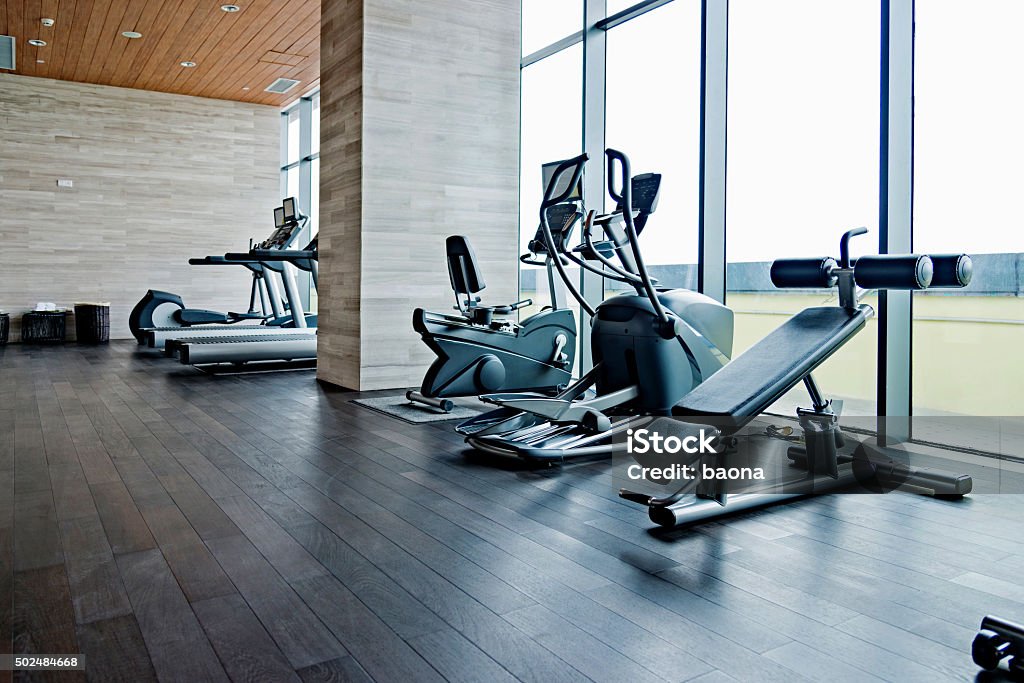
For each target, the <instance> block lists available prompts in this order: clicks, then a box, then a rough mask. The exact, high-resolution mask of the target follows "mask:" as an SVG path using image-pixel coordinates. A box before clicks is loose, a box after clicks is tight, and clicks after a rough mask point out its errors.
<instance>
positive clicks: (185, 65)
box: [181, 62, 196, 69]
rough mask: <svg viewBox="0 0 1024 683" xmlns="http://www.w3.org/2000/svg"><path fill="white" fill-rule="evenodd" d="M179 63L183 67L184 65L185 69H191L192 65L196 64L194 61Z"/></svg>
mask: <svg viewBox="0 0 1024 683" xmlns="http://www.w3.org/2000/svg"><path fill="white" fill-rule="evenodd" d="M181 65H182V66H183V67H185V68H186V69H191V68H192V67H194V66H195V65H196V63H195V62H182V63H181Z"/></svg>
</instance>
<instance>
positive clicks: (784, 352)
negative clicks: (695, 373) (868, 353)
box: [672, 305, 872, 427]
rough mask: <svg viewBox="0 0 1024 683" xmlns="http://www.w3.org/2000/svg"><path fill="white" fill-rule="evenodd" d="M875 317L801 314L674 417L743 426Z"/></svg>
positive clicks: (860, 312) (866, 310) (841, 311)
mask: <svg viewBox="0 0 1024 683" xmlns="http://www.w3.org/2000/svg"><path fill="white" fill-rule="evenodd" d="M871 313H872V311H871V308H870V307H869V306H866V305H861V306H860V307H858V308H856V309H853V310H850V309H846V308H842V307H840V306H821V307H816V308H807V309H805V310H803V311H801V312H800V313H797V314H796V315H795V316H793V317H792V318H790V319H789V320H787V321H786V322H785V323H783V324H782V325H780V326H779V327H777V328H776V329H775V330H774V331H772V332H771V333H770V334H769V335H768V336H767V337H765V338H764V339H762V340H761V341H759V342H757V343H756V344H754V345H753V346H751V347H750V348H749V349H747V350H746V351H744V352H743V353H741V354H740V355H739V356H737V357H736V358H735V359H734V360H733V361H732V362H730V363H729V364H728V365H726V366H725V367H723V368H722V369H721V370H719V371H718V372H716V373H715V374H713V375H712V376H711V377H709V378H708V379H707V380H705V381H704V382H703V383H701V384H700V386H698V387H697V388H695V389H694V390H693V391H691V392H690V393H689V394H687V395H686V396H684V397H683V398H682V400H680V401H679V403H677V404H676V405H675V407H674V408H673V409H672V414H673V415H678V416H680V417H686V418H692V417H698V418H699V417H713V418H719V419H722V420H725V421H726V422H727V423H729V424H732V425H734V426H736V427H741V426H743V425H744V424H746V423H747V422H749V421H750V420H751V419H752V418H754V417H756V416H758V415H760V414H761V413H763V412H764V411H765V410H767V409H768V407H769V406H770V405H771V404H772V403H774V402H775V401H777V400H778V399H779V398H781V397H782V395H783V394H785V393H786V392H787V391H789V390H790V389H792V388H793V387H794V386H796V385H797V384H798V383H799V382H801V381H802V380H803V378H804V377H806V376H807V375H808V374H810V373H811V371H812V370H814V369H815V368H817V367H818V366H820V365H821V364H822V363H824V362H825V361H826V360H827V359H828V358H829V356H831V355H832V354H833V353H835V352H836V351H838V350H839V349H840V347H842V346H843V345H844V344H845V343H846V342H847V341H849V340H850V339H852V338H853V336H854V335H855V334H857V332H859V331H860V330H861V329H863V327H864V324H865V322H866V321H867V318H868V316H869V315H871ZM715 424H716V425H717V424H719V422H718V420H715Z"/></svg>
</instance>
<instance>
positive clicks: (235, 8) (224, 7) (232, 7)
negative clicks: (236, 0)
mask: <svg viewBox="0 0 1024 683" xmlns="http://www.w3.org/2000/svg"><path fill="white" fill-rule="evenodd" d="M220 9H221V11H223V12H237V11H239V10H240V9H242V8H241V7H239V6H238V5H221V6H220Z"/></svg>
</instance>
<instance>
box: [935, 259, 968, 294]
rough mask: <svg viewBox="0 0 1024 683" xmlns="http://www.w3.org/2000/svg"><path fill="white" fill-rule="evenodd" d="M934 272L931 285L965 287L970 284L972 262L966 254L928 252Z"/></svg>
mask: <svg viewBox="0 0 1024 683" xmlns="http://www.w3.org/2000/svg"><path fill="white" fill-rule="evenodd" d="M928 256H929V258H931V260H932V266H933V267H934V269H935V274H934V275H933V276H932V284H931V286H932V287H966V286H967V285H969V284H971V277H972V276H973V275H974V264H973V263H972V262H971V257H970V256H968V255H967V254H929V255H928Z"/></svg>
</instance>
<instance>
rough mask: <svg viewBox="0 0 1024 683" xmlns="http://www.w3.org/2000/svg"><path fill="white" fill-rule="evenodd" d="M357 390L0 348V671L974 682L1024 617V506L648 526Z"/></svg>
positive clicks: (589, 479)
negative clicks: (979, 663) (982, 629)
mask: <svg viewBox="0 0 1024 683" xmlns="http://www.w3.org/2000/svg"><path fill="white" fill-rule="evenodd" d="M355 396H356V395H354V394H351V393H345V392H341V391H336V390H331V389H329V388H325V387H322V386H319V385H318V384H317V383H316V382H315V380H314V373H313V372H311V371H303V372H294V373H278V374H256V375H246V376H221V377H214V376H209V375H206V374H203V373H200V372H198V371H195V370H192V369H190V368H184V367H182V366H179V365H177V364H174V363H171V362H170V361H167V360H165V359H162V358H152V357H146V356H140V355H139V354H138V353H137V352H136V347H135V345H134V343H132V344H128V343H125V342H115V343H112V344H110V345H109V346H101V347H91V348H90V347H78V346H75V345H71V344H69V345H67V346H65V347H55V348H32V347H21V346H8V347H6V348H3V347H0V596H2V597H3V600H2V604H0V647H2V648H3V650H2V652H16V653H83V654H84V656H85V661H86V665H87V674H88V677H89V678H90V679H92V680H97V681H112V680H125V681H146V680H152V679H160V680H165V681H205V680H226V679H232V680H236V681H248V680H265V681H286V680H292V681H336V680H353V681H365V680H378V681H432V680H441V679H450V680H475V681H503V680H513V679H523V680H535V681H544V682H545V683H550V682H553V681H579V680H587V679H592V680H597V681H627V680H628V681H657V680H671V681H691V680H692V681H700V682H701V683H712V682H718V681H726V680H731V679H735V680H741V681H787V682H788V681H794V680H804V679H807V680H822V679H827V680H830V681H833V680H835V681H839V680H854V681H869V680H879V679H881V680H891V681H942V680H952V681H956V680H959V681H963V680H970V679H973V678H974V677H975V674H976V668H975V667H974V665H973V664H972V663H971V658H970V643H971V639H972V637H973V635H974V632H975V629H976V628H977V626H978V622H979V621H980V619H981V617H982V616H983V615H984V614H986V613H989V612H992V613H996V614H1001V615H1004V616H1006V617H1008V618H1017V619H1024V582H1022V581H1021V576H1022V572H1024V533H1022V531H1024V521H1022V520H1024V517H1022V512H1024V503H1022V502H1021V500H1020V497H1017V496H1009V495H989V496H984V495H978V496H973V497H972V498H971V499H969V500H967V501H964V502H962V503H954V502H944V501H938V500H932V499H928V498H922V497H913V496H908V495H896V494H893V495H887V496H852V495H850V496H841V495H836V496H827V497H820V498H816V499H813V500H806V501H803V502H799V503H795V504H790V505H787V506H780V507H775V508H771V509H767V510H762V511H758V512H754V513H749V514H745V515H742V516H739V517H734V518H730V519H728V520H722V521H719V522H717V523H715V522H713V523H707V524H703V525H700V526H697V527H694V528H690V529H686V530H677V531H674V532H671V533H661V532H655V533H652V532H651V531H650V528H651V524H650V523H649V522H648V520H647V517H646V515H645V514H644V512H643V511H642V510H640V509H638V508H636V507H634V506H632V505H629V504H627V503H624V502H621V501H619V500H618V498H616V497H615V495H614V494H613V491H612V486H611V483H610V480H609V476H608V467H609V465H608V463H606V462H589V463H582V462H581V463H574V464H568V465H565V466H563V467H556V468H549V469H531V468H529V467H526V466H524V465H522V464H520V463H518V462H512V463H507V462H506V463H498V464H497V466H496V464H495V463H494V462H493V461H489V460H488V459H486V458H484V457H483V456H480V455H473V454H471V453H467V451H466V450H465V449H464V447H463V444H462V441H461V439H460V438H458V437H457V436H456V435H455V434H454V433H453V432H452V431H451V425H450V424H449V425H445V424H434V425H423V426H421V425H409V424H406V423H404V422H401V421H398V420H395V419H392V418H389V417H387V416H384V415H381V414H379V413H375V412H373V411H370V410H367V409H365V408H361V407H358V406H356V405H353V404H352V403H351V402H350V401H351V399H352V398H354V397H355ZM10 676H11V674H10V673H9V672H7V673H0V680H10ZM81 677H83V675H82V674H81V673H74V674H69V673H62V674H33V675H32V676H23V677H21V679H24V680H64V679H67V680H73V679H76V678H81Z"/></svg>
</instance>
